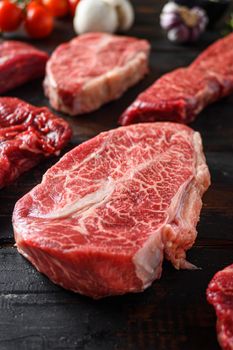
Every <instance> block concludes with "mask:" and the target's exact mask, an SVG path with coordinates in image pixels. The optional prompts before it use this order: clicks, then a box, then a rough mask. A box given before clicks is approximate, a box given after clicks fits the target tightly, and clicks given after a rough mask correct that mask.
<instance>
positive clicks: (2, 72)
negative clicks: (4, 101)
mask: <svg viewBox="0 0 233 350" xmlns="http://www.w3.org/2000/svg"><path fill="white" fill-rule="evenodd" d="M47 60H48V55H47V53H45V52H43V51H40V50H38V49H36V48H35V47H33V46H32V45H29V44H25V43H23V42H20V41H4V42H3V43H2V44H0V77H1V79H0V94H3V93H4V92H6V91H8V90H11V89H13V88H15V87H17V86H20V85H22V84H24V83H26V82H28V81H30V80H32V79H35V78H40V77H43V76H44V74H45V65H46V62H47Z"/></svg>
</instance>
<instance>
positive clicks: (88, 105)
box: [44, 33, 150, 115]
mask: <svg viewBox="0 0 233 350" xmlns="http://www.w3.org/2000/svg"><path fill="white" fill-rule="evenodd" d="M149 49H150V45H149V43H148V42H147V41H146V40H139V39H136V38H131V37H126V36H124V37H123V36H116V35H111V34H104V33H88V34H83V35H80V36H78V37H76V38H75V39H73V40H71V41H70V42H68V43H65V44H62V45H60V46H59V47H58V48H57V49H56V50H55V51H54V53H53V54H52V56H51V58H50V59H49V61H48V63H47V66H46V78H45V82H44V88H45V95H46V96H47V97H48V98H49V100H50V104H51V106H52V107H53V108H55V109H57V110H59V111H63V112H65V113H68V114H70V115H78V114H82V113H87V112H91V111H94V110H96V109H98V108H99V107H100V106H102V105H103V104H104V103H107V102H109V101H112V100H115V99H117V98H118V97H120V96H121V95H122V94H123V93H124V92H125V91H126V90H127V89H128V88H129V87H130V86H132V85H134V84H136V83H137V82H138V81H139V80H140V79H142V78H143V76H144V75H145V74H146V73H147V71H148V55H149Z"/></svg>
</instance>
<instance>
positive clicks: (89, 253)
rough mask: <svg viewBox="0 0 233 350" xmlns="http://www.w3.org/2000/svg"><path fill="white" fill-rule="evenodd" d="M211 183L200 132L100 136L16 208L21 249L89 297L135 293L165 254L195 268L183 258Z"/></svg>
mask: <svg viewBox="0 0 233 350" xmlns="http://www.w3.org/2000/svg"><path fill="white" fill-rule="evenodd" d="M209 183H210V177H209V171H208V168H207V165H206V162H205V157H204V155H203V152H202V142H201V138H200V135H199V133H198V132H194V131H193V130H192V129H190V128H188V127H186V126H184V125H179V124H172V123H154V124H153V123H152V124H136V125H133V126H129V127H123V128H118V129H115V130H111V131H108V132H104V133H101V134H100V135H98V136H96V137H95V138H93V139H91V140H89V141H87V142H85V143H83V144H81V145H80V146H78V147H76V148H75V149H73V150H71V151H70V152H69V153H67V154H66V155H65V156H64V157H63V158H62V159H61V160H60V161H59V162H58V163H57V164H56V165H55V166H53V167H52V168H51V169H49V170H48V171H47V172H46V174H45V175H44V177H43V180H42V182H41V184H39V185H38V186H37V187H35V188H34V189H33V190H32V191H31V192H29V193H28V194H26V195H25V196H24V197H23V198H22V199H20V200H19V201H18V202H17V204H16V206H15V210H14V215H13V225H14V232H15V239H16V243H17V247H18V250H19V252H20V253H21V254H23V255H24V256H25V257H26V258H27V259H29V260H30V261H31V262H32V263H33V264H34V265H35V266H36V268H37V269H38V270H39V271H41V272H43V273H44V274H46V275H47V276H48V277H49V278H50V279H51V280H52V281H54V282H55V283H58V284H60V285H61V286H63V287H65V288H67V289H71V290H73V291H75V292H79V293H82V294H85V295H89V296H91V297H93V298H100V297H104V296H107V295H115V294H124V293H127V292H139V291H142V290H144V289H145V288H147V287H148V286H149V285H150V284H151V283H152V282H153V281H154V280H155V279H157V278H159V277H160V275H161V271H162V261H163V257H164V256H165V257H166V258H167V259H168V260H170V261H171V262H172V263H173V265H174V266H175V267H176V268H189V267H192V265H191V264H189V263H188V262H187V261H186V259H185V254H186V250H187V249H189V248H190V247H191V246H192V244H193V243H194V240H195V238H196V224H197V222H198V219H199V214H200V210H201V206H202V201H201V197H202V195H203V193H204V192H205V190H206V189H207V188H208V186H209ZM48 189H49V190H48Z"/></svg>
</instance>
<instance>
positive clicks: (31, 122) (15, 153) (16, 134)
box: [0, 97, 71, 188]
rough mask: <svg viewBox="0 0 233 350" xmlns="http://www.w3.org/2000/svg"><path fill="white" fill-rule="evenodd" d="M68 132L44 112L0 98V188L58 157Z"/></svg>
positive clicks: (61, 122)
mask: <svg viewBox="0 0 233 350" xmlns="http://www.w3.org/2000/svg"><path fill="white" fill-rule="evenodd" d="M70 137H71V129H70V127H69V125H68V124H67V122H65V121H64V120H63V119H61V118H58V117H56V116H55V115H54V114H52V113H51V112H50V111H49V110H48V108H45V107H43V108H37V107H34V106H32V105H30V104H28V103H26V102H24V101H21V100H19V99H18V98H12V97H1V98H0V188H2V187H4V186H6V185H8V184H9V183H11V182H12V181H14V180H15V179H16V178H17V177H18V176H19V175H20V174H22V173H24V172H25V171H27V170H29V169H31V168H32V167H33V166H35V165H36V164H38V163H39V162H40V160H41V159H43V158H44V157H48V156H50V155H58V154H59V152H60V150H61V148H62V147H64V145H65V144H66V143H67V142H68V141H69V139H70Z"/></svg>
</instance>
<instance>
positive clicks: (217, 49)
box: [119, 34, 233, 125]
mask: <svg viewBox="0 0 233 350" xmlns="http://www.w3.org/2000/svg"><path fill="white" fill-rule="evenodd" d="M232 92H233V34H230V35H228V36H227V37H225V38H224V39H220V40H218V41H217V42H215V43H214V44H213V45H211V46H209V47H208V48H207V49H206V50H205V51H204V52H203V53H202V54H200V55H199V56H198V57H197V59H196V60H195V61H194V62H193V63H192V64H191V65H190V66H189V67H187V68H179V69H176V70H174V71H172V72H170V73H168V74H165V75H163V76H162V77H161V78H160V79H158V80H157V81H156V82H155V83H154V84H153V85H152V86H150V87H149V88H148V89H147V90H146V91H144V92H143V93H141V94H140V95H139V96H138V97H137V98H136V100H135V101H134V102H133V103H132V104H131V105H130V106H129V107H128V109H127V110H126V111H125V112H124V113H123V115H122V116H121V117H120V120H119V123H120V124H121V125H129V124H132V123H138V122H152V121H165V120H170V121H176V122H179V123H190V122H191V121H192V120H194V119H195V117H196V115H197V114H198V113H199V112H201V111H202V109H203V108H204V107H206V106H207V105H208V104H210V103H213V102H215V101H217V100H218V99H220V98H222V97H224V96H227V95H229V94H230V93H232Z"/></svg>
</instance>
